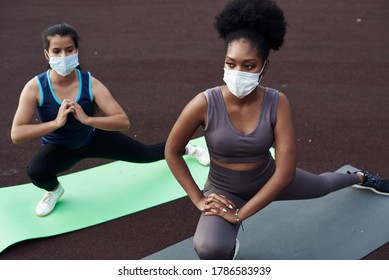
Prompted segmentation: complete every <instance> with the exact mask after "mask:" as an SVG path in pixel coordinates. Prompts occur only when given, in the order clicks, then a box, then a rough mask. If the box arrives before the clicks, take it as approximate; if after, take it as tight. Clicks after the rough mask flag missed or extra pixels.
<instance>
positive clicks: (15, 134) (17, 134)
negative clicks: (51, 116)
mask: <svg viewBox="0 0 389 280" xmlns="http://www.w3.org/2000/svg"><path fill="white" fill-rule="evenodd" d="M58 128H59V127H58V124H57V123H56V121H55V120H53V121H50V122H45V123H39V124H25V125H18V126H14V127H12V129H11V139H12V142H13V143H15V144H21V143H24V142H27V141H30V140H33V139H37V138H40V137H42V136H44V135H47V134H49V133H51V132H53V131H54V130H56V129H58Z"/></svg>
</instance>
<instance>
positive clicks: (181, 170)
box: [165, 149, 204, 209]
mask: <svg viewBox="0 0 389 280" xmlns="http://www.w3.org/2000/svg"><path fill="white" fill-rule="evenodd" d="M165 158H166V162H167V164H168V166H169V168H170V170H171V172H172V173H173V175H174V177H175V178H176V180H177V181H178V183H179V184H180V185H181V187H182V188H183V189H184V191H185V192H186V193H187V195H188V197H189V198H190V200H191V201H192V202H193V204H194V205H195V206H196V207H197V208H199V209H200V208H201V207H200V206H199V202H200V200H201V199H202V198H203V197H204V195H203V193H202V191H201V190H200V189H199V187H198V186H197V184H196V182H195V181H194V179H193V177H192V175H191V173H190V171H189V168H188V166H187V165H186V163H185V161H184V159H183V157H182V155H181V154H180V153H178V152H177V153H174V154H173V153H170V152H169V151H168V150H167V149H165Z"/></svg>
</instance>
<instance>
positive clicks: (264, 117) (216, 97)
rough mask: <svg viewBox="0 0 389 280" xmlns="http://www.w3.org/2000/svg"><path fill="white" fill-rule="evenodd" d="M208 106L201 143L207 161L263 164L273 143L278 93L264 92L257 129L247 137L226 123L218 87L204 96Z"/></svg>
mask: <svg viewBox="0 0 389 280" xmlns="http://www.w3.org/2000/svg"><path fill="white" fill-rule="evenodd" d="M204 95H205V98H206V99H207V102H208V122H207V124H206V126H205V128H204V136H205V141H206V143H207V147H208V151H209V154H210V156H211V158H214V159H216V160H218V161H221V162H226V163H250V162H257V161H263V160H266V159H267V158H268V157H269V156H270V152H269V149H270V148H271V147H272V145H273V143H274V126H275V123H276V113H277V104H278V91H277V90H275V89H271V88H266V89H265V94H264V97H263V101H262V106H261V108H260V110H261V112H260V115H259V119H258V121H257V126H256V127H255V129H254V130H253V131H252V132H250V133H247V134H245V133H241V132H239V131H237V130H236V129H235V128H234V127H233V126H232V123H231V121H230V119H229V116H228V113H227V108H226V105H225V103H224V98H223V93H222V91H221V89H220V87H214V88H211V89H208V90H206V91H205V92H204Z"/></svg>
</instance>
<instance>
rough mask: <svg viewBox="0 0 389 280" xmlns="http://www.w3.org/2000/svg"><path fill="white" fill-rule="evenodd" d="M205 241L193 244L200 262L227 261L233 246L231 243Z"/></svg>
mask: <svg viewBox="0 0 389 280" xmlns="http://www.w3.org/2000/svg"><path fill="white" fill-rule="evenodd" d="M219 241H220V240H218V241H211V240H206V241H203V242H201V243H200V242H194V244H193V245H194V249H195V251H196V253H197V255H198V257H199V258H200V259H201V260H227V259H228V258H229V255H230V253H231V251H232V250H233V247H234V245H231V244H229V243H231V242H219Z"/></svg>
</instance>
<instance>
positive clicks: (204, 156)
mask: <svg viewBox="0 0 389 280" xmlns="http://www.w3.org/2000/svg"><path fill="white" fill-rule="evenodd" d="M192 147H193V149H194V152H192V153H191V154H190V156H192V157H193V158H194V159H196V160H197V161H198V162H199V163H200V164H201V165H204V166H208V165H209V163H210V161H211V160H210V158H209V153H208V151H207V150H206V149H203V148H201V147H199V146H192Z"/></svg>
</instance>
